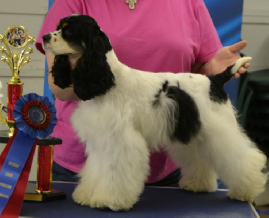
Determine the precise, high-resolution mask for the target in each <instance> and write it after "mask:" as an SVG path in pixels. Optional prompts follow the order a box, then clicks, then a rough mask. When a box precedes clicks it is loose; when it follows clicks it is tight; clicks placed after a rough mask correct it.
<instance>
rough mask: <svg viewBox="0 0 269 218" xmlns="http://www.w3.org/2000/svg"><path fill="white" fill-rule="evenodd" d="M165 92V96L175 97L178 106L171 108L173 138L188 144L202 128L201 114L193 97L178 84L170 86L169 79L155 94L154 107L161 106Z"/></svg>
mask: <svg viewBox="0 0 269 218" xmlns="http://www.w3.org/2000/svg"><path fill="white" fill-rule="evenodd" d="M162 92H164V94H165V97H167V98H170V99H173V100H174V101H175V102H176V105H177V108H176V109H175V108H171V111H172V113H173V114H172V116H171V118H170V119H171V120H169V122H173V123H174V124H175V129H174V132H173V134H172V135H171V136H170V138H171V140H179V141H180V142H183V143H184V144H188V143H189V142H190V140H191V138H193V137H194V136H196V135H197V134H198V132H199V130H200V128H201V121H200V114H199V111H198V108H197V105H196V103H195V102H194V100H193V98H192V97H191V96H190V95H189V94H188V93H187V92H185V91H183V90H182V89H180V88H179V85H178V86H169V85H168V81H165V82H164V83H163V86H162V88H161V89H160V90H159V91H158V93H157V94H156V95H155V100H154V102H153V106H154V107H159V106H161V104H160V101H161V98H162V97H161V93H162Z"/></svg>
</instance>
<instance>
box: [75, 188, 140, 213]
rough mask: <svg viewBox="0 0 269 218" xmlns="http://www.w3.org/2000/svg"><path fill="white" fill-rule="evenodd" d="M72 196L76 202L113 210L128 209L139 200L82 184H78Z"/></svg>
mask: <svg viewBox="0 0 269 218" xmlns="http://www.w3.org/2000/svg"><path fill="white" fill-rule="evenodd" d="M72 196H73V199H74V201H75V202H76V203H78V204H81V205H83V206H90V207H92V208H100V209H108V208H109V209H111V210H113V211H128V210H129V209H130V208H132V206H133V205H134V203H135V202H136V201H137V198H136V199H132V197H131V196H129V197H128V195H124V196H118V195H113V194H108V192H107V191H105V190H104V191H100V189H99V190H98V188H96V189H94V190H91V191H90V190H88V188H86V189H85V188H83V186H82V185H78V186H77V188H76V189H75V190H74V192H73V195H72Z"/></svg>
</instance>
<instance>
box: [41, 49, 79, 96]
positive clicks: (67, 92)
mask: <svg viewBox="0 0 269 218" xmlns="http://www.w3.org/2000/svg"><path fill="white" fill-rule="evenodd" d="M46 57H47V62H48V68H49V73H48V84H49V87H50V89H51V91H52V93H53V94H54V95H55V97H56V98H58V99H59V100H61V101H76V100H78V97H77V95H76V94H75V93H74V89H73V87H68V88H65V89H61V88H60V87H59V86H56V85H55V84H54V78H53V76H52V73H51V69H52V66H53V63H54V58H55V56H54V55H52V54H50V53H47V52H46Z"/></svg>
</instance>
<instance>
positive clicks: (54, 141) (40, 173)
mask: <svg viewBox="0 0 269 218" xmlns="http://www.w3.org/2000/svg"><path fill="white" fill-rule="evenodd" d="M7 133H8V131H7V130H1V131H0V143H8V141H9V139H10V138H9V137H8V134H7ZM58 144H62V140H61V139H58V138H53V137H49V138H46V139H38V141H37V145H38V160H37V162H38V166H37V181H36V183H35V182H28V185H27V188H26V193H25V196H24V200H25V201H39V202H43V201H52V200H62V199H66V194H65V193H64V192H61V191H58V190H54V189H52V188H51V183H52V153H53V145H58Z"/></svg>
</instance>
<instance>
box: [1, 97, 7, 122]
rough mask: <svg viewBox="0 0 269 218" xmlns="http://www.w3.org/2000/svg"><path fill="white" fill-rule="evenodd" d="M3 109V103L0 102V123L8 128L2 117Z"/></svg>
mask: <svg viewBox="0 0 269 218" xmlns="http://www.w3.org/2000/svg"><path fill="white" fill-rule="evenodd" d="M3 107H4V103H3V102H2V103H1V105H0V121H1V122H2V123H3V124H4V125H6V126H8V124H7V120H6V119H5V118H4V116H3V114H2V110H3Z"/></svg>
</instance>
